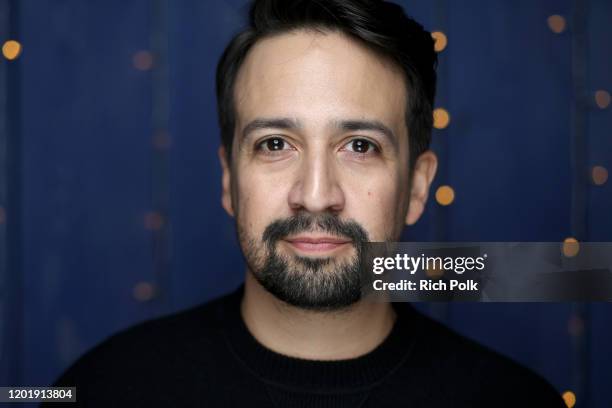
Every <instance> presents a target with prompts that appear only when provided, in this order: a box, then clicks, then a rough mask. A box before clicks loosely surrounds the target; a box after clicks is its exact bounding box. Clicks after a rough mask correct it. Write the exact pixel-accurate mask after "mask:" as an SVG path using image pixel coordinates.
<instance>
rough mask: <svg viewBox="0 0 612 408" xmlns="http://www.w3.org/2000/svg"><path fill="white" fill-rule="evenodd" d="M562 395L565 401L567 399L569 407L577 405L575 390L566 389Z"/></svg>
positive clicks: (566, 403) (566, 402)
mask: <svg viewBox="0 0 612 408" xmlns="http://www.w3.org/2000/svg"><path fill="white" fill-rule="evenodd" d="M561 397H563V401H565V405H567V407H568V408H573V406H574V405H576V394H574V393H573V392H571V391H565V392H564V393H563V394H561Z"/></svg>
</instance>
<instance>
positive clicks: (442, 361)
mask: <svg viewBox="0 0 612 408" xmlns="http://www.w3.org/2000/svg"><path fill="white" fill-rule="evenodd" d="M406 307H409V308H411V309H412V310H413V313H414V316H415V320H416V321H417V322H418V323H417V324H416V325H415V326H416V330H417V331H418V333H417V340H416V342H415V349H414V350H413V353H412V355H411V362H413V363H415V364H417V365H422V367H423V372H426V373H429V374H430V375H431V376H433V377H434V378H438V379H439V381H443V382H444V384H445V386H444V387H443V388H445V389H446V390H450V392H451V393H455V394H458V395H459V394H461V395H462V396H465V397H468V398H471V399H472V398H473V400H474V401H478V402H480V401H481V400H483V401H485V400H486V401H487V402H496V403H497V404H498V405H499V404H502V406H509V405H512V404H519V405H518V406H531V405H529V403H528V402H531V403H533V404H534V406H538V404H540V405H539V406H544V407H549V406H550V407H565V404H564V403H563V400H562V399H561V397H560V394H559V392H558V391H557V390H556V389H555V388H554V387H553V386H552V385H551V384H550V383H549V382H548V381H547V380H546V379H544V378H543V377H542V376H540V375H539V374H537V373H536V372H535V371H533V370H531V369H529V368H527V367H526V366H524V365H522V364H520V363H518V362H516V361H514V360H513V359H511V358H509V357H507V356H504V355H503V354H501V353H499V352H497V351H494V350H492V349H491V348H489V347H486V346H484V345H483V344H480V343H478V342H476V341H475V340H472V339H470V338H468V337H466V336H463V335H461V334H459V333H457V332H456V331H454V330H452V329H451V328H449V327H447V326H445V325H443V324H441V323H439V322H437V321H436V320H434V319H432V318H430V317H428V316H425V315H424V314H422V313H420V312H418V311H416V310H415V309H414V308H413V307H412V306H406ZM475 403H476V402H475Z"/></svg>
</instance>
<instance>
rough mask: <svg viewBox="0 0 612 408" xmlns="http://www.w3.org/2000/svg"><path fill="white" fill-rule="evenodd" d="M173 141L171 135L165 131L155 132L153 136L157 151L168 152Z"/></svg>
mask: <svg viewBox="0 0 612 408" xmlns="http://www.w3.org/2000/svg"><path fill="white" fill-rule="evenodd" d="M170 144H171V140H170V135H169V134H168V132H167V131H165V130H159V131H157V132H155V135H154V136H153V146H154V147H155V148H156V149H157V150H166V149H168V148H169V147H170Z"/></svg>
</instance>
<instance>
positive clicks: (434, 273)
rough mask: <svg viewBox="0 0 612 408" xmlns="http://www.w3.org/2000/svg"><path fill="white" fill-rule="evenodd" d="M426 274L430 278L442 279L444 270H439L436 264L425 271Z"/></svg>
mask: <svg viewBox="0 0 612 408" xmlns="http://www.w3.org/2000/svg"><path fill="white" fill-rule="evenodd" d="M425 274H426V275H427V277H428V278H432V279H439V278H441V277H442V275H444V269H442V268H438V267H437V265H436V264H435V262H434V264H433V265H432V266H431V267H430V268H427V269H426V270H425Z"/></svg>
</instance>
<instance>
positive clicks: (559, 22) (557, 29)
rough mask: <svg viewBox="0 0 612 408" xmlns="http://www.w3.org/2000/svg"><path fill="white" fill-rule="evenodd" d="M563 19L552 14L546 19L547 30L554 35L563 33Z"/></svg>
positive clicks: (564, 24)
mask: <svg viewBox="0 0 612 408" xmlns="http://www.w3.org/2000/svg"><path fill="white" fill-rule="evenodd" d="M566 25H567V24H566V23H565V17H563V16H560V15H559V14H554V15H552V16H550V17H548V28H550V31H552V32H553V33H555V34H560V33H562V32H563V31H565V27H566Z"/></svg>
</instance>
